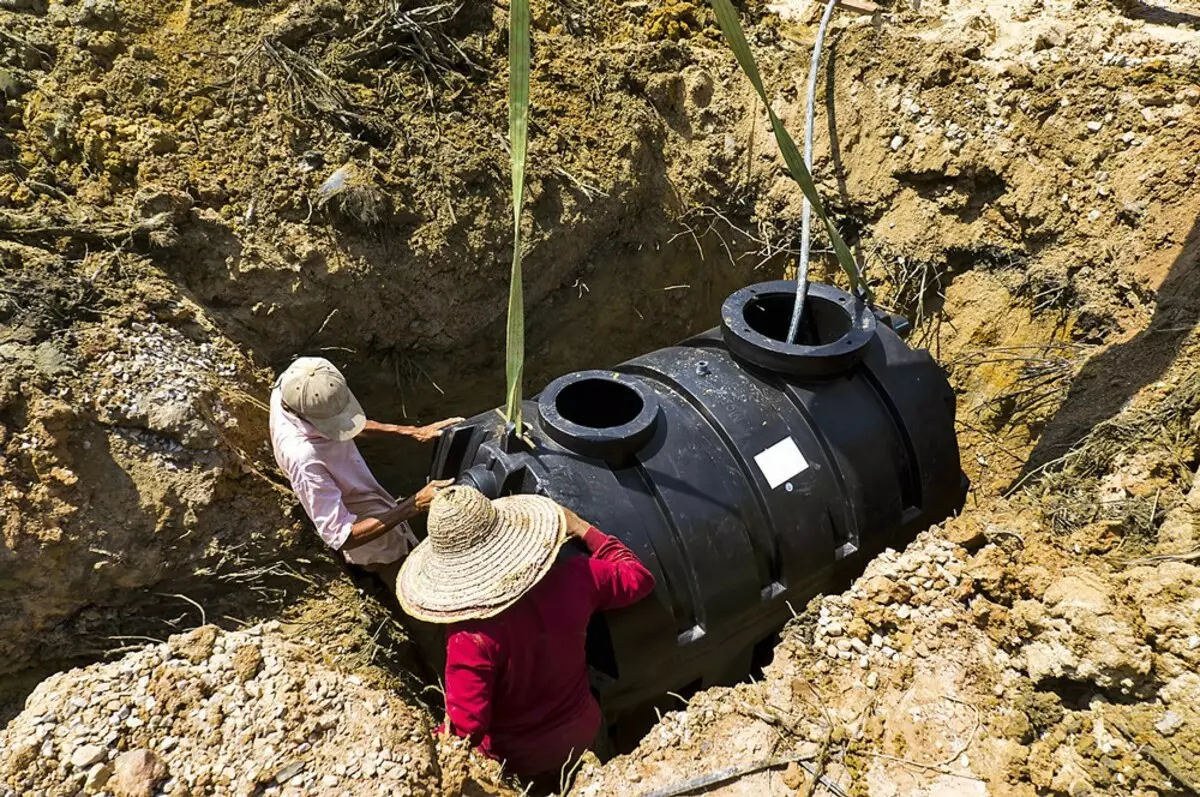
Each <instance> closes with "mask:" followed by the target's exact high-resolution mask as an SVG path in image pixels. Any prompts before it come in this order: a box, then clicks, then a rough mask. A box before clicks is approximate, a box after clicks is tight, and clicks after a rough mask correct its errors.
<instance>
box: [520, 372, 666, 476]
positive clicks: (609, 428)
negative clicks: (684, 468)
mask: <svg viewBox="0 0 1200 797" xmlns="http://www.w3.org/2000/svg"><path fill="white" fill-rule="evenodd" d="M658 411H659V406H658V398H657V397H656V396H655V395H654V391H652V390H650V389H649V388H648V387H647V386H646V385H645V384H644V383H643V382H642V381H641V380H640V379H638V378H637V377H634V376H630V375H629V374H621V373H616V372H613V371H577V372H575V373H573V374H567V375H566V376H560V377H559V378H558V379H555V380H554V381H553V382H551V383H550V384H549V385H547V386H546V389H545V390H543V391H542V393H541V395H540V396H538V420H539V421H540V425H541V426H542V428H543V430H544V431H545V432H546V434H547V436H549V437H550V438H551V439H552V440H554V441H555V442H556V443H558V444H559V445H560V446H562V447H563V448H566V449H567V450H569V451H574V452H575V453H577V454H582V455H583V456H585V457H596V458H598V459H603V460H606V461H607V462H609V464H610V465H616V464H617V463H620V462H624V461H626V460H628V458H629V457H631V456H632V455H633V454H634V453H635V452H637V451H638V450H639V449H640V448H641V447H642V446H643V445H645V444H646V442H647V441H648V440H649V439H650V438H651V436H652V435H653V434H654V428H655V426H656V424H657V421H658Z"/></svg>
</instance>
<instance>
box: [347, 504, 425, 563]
mask: <svg viewBox="0 0 1200 797" xmlns="http://www.w3.org/2000/svg"><path fill="white" fill-rule="evenodd" d="M416 514H417V503H416V500H415V499H413V498H408V499H406V500H404V501H402V502H400V503H399V504H398V505H397V506H396V507H395V508H393V509H390V510H388V511H387V512H384V513H383V514H382V515H380V516H379V517H368V518H363V519H362V520H359V521H356V522H355V523H354V525H353V526H351V527H350V537H349V538H348V539H347V540H346V542H345V544H343V545H342V550H343V551H345V550H350V549H353V548H357V547H358V546H360V545H365V544H367V543H368V542H371V541H372V540H376V539H379V538H380V537H381V536H383V535H384V534H386V533H387V532H389V531H391V530H392V529H394V528H395V527H396V526H399V525H400V524H401V523H403V522H404V521H406V520H408V519H409V518H411V517H413V516H414V515H416Z"/></svg>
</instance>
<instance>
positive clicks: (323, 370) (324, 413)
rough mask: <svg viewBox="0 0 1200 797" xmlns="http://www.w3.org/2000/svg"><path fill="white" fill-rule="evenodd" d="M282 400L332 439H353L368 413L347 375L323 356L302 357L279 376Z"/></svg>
mask: <svg viewBox="0 0 1200 797" xmlns="http://www.w3.org/2000/svg"><path fill="white" fill-rule="evenodd" d="M279 391H280V393H281V394H282V396H283V403H284V404H285V405H286V406H287V407H288V409H290V410H291V411H292V412H294V413H296V414H297V415H299V416H300V417H301V418H303V419H304V420H306V421H308V422H309V423H311V424H312V425H313V426H314V427H316V430H317V431H318V432H320V433H321V434H322V435H324V436H325V437H328V438H329V439H330V440H339V441H345V440H350V439H353V438H354V437H355V436H356V435H357V434H358V433H359V432H361V431H362V430H363V427H364V426H366V423H367V416H366V414H365V413H363V408H362V405H360V404H359V403H358V399H356V398H354V394H353V393H351V392H350V387H349V386H348V385H347V384H346V377H344V376H342V372H341V371H339V370H338V369H337V368H336V367H334V365H333V363H331V362H329V360H326V359H325V358H324V357H301V358H299V359H297V360H296V361H295V362H294V363H292V364H291V365H289V366H288V369H287V370H286V371H284V372H283V375H282V376H280V377H279Z"/></svg>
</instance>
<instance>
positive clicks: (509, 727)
mask: <svg viewBox="0 0 1200 797" xmlns="http://www.w3.org/2000/svg"><path fill="white" fill-rule="evenodd" d="M588 562H589V560H588V559H587V558H585V557H577V558H572V559H569V560H567V561H566V562H560V563H559V564H557V565H555V566H554V567H553V568H552V569H551V570H550V572H549V573H547V574H546V577H545V578H544V579H542V580H541V581H540V582H539V583H538V584H537V586H535V587H534V588H533V589H532V590H530V591H529V593H528V594H527V595H525V596H524V597H522V598H521V599H520V600H519V601H517V602H516V604H514V605H513V606H512V607H510V608H509V609H507V610H505V611H504V612H503V613H502V614H501V615H499V616H498V617H493V618H490V619H487V620H472V621H469V622H465V623H460V624H457V625H455V626H454V627H453V628H452V629H451V631H450V638H449V643H448V653H449V658H450V659H453V658H454V651H455V648H456V647H461V646H464V645H465V646H471V647H477V646H487V647H489V648H490V650H489V651H488V653H489V654H490V655H489V656H488V658H490V659H492V660H493V661H495V662H496V668H495V672H494V676H493V677H494V679H495V680H494V685H493V691H492V705H491V722H490V727H491V732H490V734H489V735H490V737H491V739H490V747H491V750H490V752H492V753H493V754H494V755H495V756H496V757H497V758H500V759H503V760H505V761H507V763H508V765H509V767H510V768H511V769H513V770H514V771H517V772H522V773H527V774H537V773H539V772H543V771H546V770H549V769H552V768H555V767H558V766H560V765H561V764H562V763H563V761H565V760H566V759H567V758H568V757H569V756H570V755H571V754H572V751H574V752H575V753H579V752H582V750H583V749H585V748H587V747H589V746H590V745H591V743H592V741H593V739H594V738H595V736H596V732H597V730H598V729H599V727H600V707H599V706H598V705H596V701H595V699H594V698H593V697H592V694H591V692H590V691H589V689H588V678H587V664H586V660H585V650H584V642H585V640H586V637H587V626H588V620H589V618H590V617H591V616H592V612H593V611H594V610H595V609H596V608H597V606H596V600H595V598H596V593H595V590H594V589H593V587H592V577H591V573H590V570H589V567H588ZM449 677H450V674H449V673H447V678H449Z"/></svg>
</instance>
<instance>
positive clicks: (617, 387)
mask: <svg viewBox="0 0 1200 797" xmlns="http://www.w3.org/2000/svg"><path fill="white" fill-rule="evenodd" d="M794 296H795V283H793V282H767V283H762V284H758V285H753V286H750V287H748V288H745V289H743V290H741V291H738V292H737V293H735V294H733V295H732V296H730V297H729V298H728V299H727V300H726V301H725V305H724V308H723V312H722V316H723V318H722V324H721V326H720V328H718V329H714V330H710V331H709V332H706V333H704V334H702V335H699V336H697V337H695V338H692V339H690V340H687V341H684V342H683V343H681V344H679V345H678V346H673V347H671V348H666V349H661V350H659V351H655V352H652V353H650V354H647V355H645V356H643V357H639V358H637V359H634V360H630V361H629V362H626V363H622V364H621V365H618V366H616V367H614V368H612V369H611V370H599V371H580V372H578V373H573V374H568V375H566V376H563V377H560V378H558V379H556V380H554V381H553V382H551V383H550V384H549V385H548V386H547V387H546V389H545V390H543V391H542V393H541V394H540V395H538V396H537V397H536V398H535V399H533V400H531V401H528V402H526V406H525V417H526V418H527V420H528V424H527V426H528V429H527V435H526V438H527V441H528V442H526V441H522V440H518V439H515V438H514V437H513V436H512V435H511V434H510V433H507V432H506V430H505V428H504V423H503V419H502V418H501V416H500V413H499V412H498V411H495V410H493V411H491V412H487V413H484V414H482V415H477V416H475V417H474V418H471V419H470V420H468V421H466V422H464V423H462V424H460V425H459V426H457V427H455V428H454V429H452V430H447V431H446V433H445V434H443V436H442V439H441V441H440V443H439V444H438V449H437V451H436V453H435V457H434V466H433V474H432V475H433V476H434V477H435V478H451V477H457V478H458V479H460V481H461V482H463V483H467V484H472V485H474V486H476V487H478V488H479V489H480V490H482V491H483V492H484V493H486V494H487V495H489V496H491V497H499V496H501V495H509V494H513V493H540V494H543V495H548V496H550V497H551V498H554V499H555V500H557V501H560V502H562V503H564V504H567V505H569V506H570V507H572V508H573V509H574V510H575V511H577V512H578V513H579V514H580V515H581V516H582V517H584V518H586V519H588V520H590V521H592V522H593V523H595V524H596V525H597V526H598V527H599V528H600V529H602V530H603V531H605V532H607V533H609V534H613V535H615V536H617V537H619V538H620V539H621V540H622V541H623V542H624V543H625V544H626V545H628V546H629V547H630V548H631V549H632V550H633V551H635V552H636V553H637V554H638V556H639V557H641V559H642V561H643V562H645V563H646V565H647V567H649V568H650V570H651V571H652V572H653V573H654V576H655V578H656V579H657V582H658V586H657V589H656V590H655V593H654V595H653V596H652V597H650V598H647V599H646V600H645V601H643V602H642V603H640V604H637V605H636V606H632V607H630V608H628V609H624V610H621V611H617V612H610V613H608V614H606V615H604V616H602V617H598V618H596V620H594V621H593V623H592V627H591V629H590V630H589V635H588V660H589V664H590V665H591V668H592V674H593V685H594V687H595V688H596V690H597V692H598V694H599V696H600V702H601V705H602V706H603V707H604V709H605V712H606V714H607V715H608V716H609V718H610V719H613V718H616V717H618V716H620V715H621V714H622V713H624V712H626V711H628V710H630V709H632V708H635V707H638V706H640V705H643V704H645V703H646V702H647V701H649V700H651V699H654V698H656V697H658V696H660V695H662V694H663V693H665V692H667V691H668V690H680V689H683V688H687V687H688V686H691V685H697V686H707V685H712V684H717V683H722V682H729V681H732V680H737V679H741V678H744V677H745V676H746V675H747V674H748V673H749V671H750V668H751V666H752V665H751V657H752V654H753V651H754V648H755V645H756V644H758V643H760V642H761V641H763V640H764V639H766V638H768V637H770V636H771V634H773V633H774V632H776V631H778V630H779V628H780V627H781V626H782V625H783V624H784V623H785V622H786V621H787V620H788V619H789V618H790V617H791V608H795V609H796V610H797V611H799V610H800V609H802V608H803V607H804V605H805V603H806V602H807V601H808V600H809V599H810V598H811V597H813V596H814V595H815V594H817V593H819V592H824V591H828V590H831V589H839V590H840V589H841V588H842V587H843V586H844V584H845V581H846V579H848V578H851V577H853V576H855V575H856V574H858V573H860V572H861V571H862V569H863V567H864V566H865V564H866V562H867V560H868V559H869V558H870V557H872V556H874V555H875V554H877V553H879V552H880V551H882V550H883V549H884V548H885V547H888V546H899V545H904V544H905V543H906V542H908V541H909V540H910V539H911V538H912V537H913V536H915V535H916V533H917V532H919V531H921V530H922V529H924V528H926V527H928V526H930V525H932V524H934V523H937V522H939V521H941V520H943V519H945V518H946V517H948V516H949V515H951V514H952V513H954V512H956V511H957V510H959V509H960V508H961V507H962V503H963V499H964V496H965V494H966V486H967V484H966V479H965V477H964V476H963V474H962V471H961V469H960V467H959V457H958V444H957V441H956V439H955V434H954V394H953V392H952V391H951V389H950V386H949V385H948V384H947V382H946V378H945V376H944V375H943V373H942V371H941V369H940V368H939V367H938V365H937V363H935V362H934V361H933V359H932V358H931V357H930V356H929V353H928V352H926V351H924V350H913V349H910V348H909V347H908V346H907V345H906V344H905V343H904V341H902V340H901V339H900V337H899V336H898V335H897V333H896V332H895V331H893V329H892V326H898V324H897V323H896V322H897V320H900V319H896V318H895V317H889V316H884V315H883V314H882V313H878V312H877V311H874V310H873V309H872V308H871V307H870V306H869V305H867V304H865V303H864V302H863V301H862V300H860V299H858V298H856V297H853V296H851V295H850V294H848V293H845V292H843V291H840V290H838V289H836V288H832V287H829V286H826V285H812V286H811V289H810V291H809V298H808V304H807V305H806V310H805V320H806V323H805V324H804V325H803V326H802V328H801V332H800V341H801V342H800V343H797V344H791V345H789V344H787V343H784V342H783V340H784V338H785V337H786V331H787V326H788V322H789V320H790V315H791V309H792V301H793V298H794ZM901 321H902V320H901ZM530 443H531V444H532V445H530ZM564 553H565V554H567V555H570V553H571V551H569V550H567V551H565V552H564ZM789 604H790V606H789Z"/></svg>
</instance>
